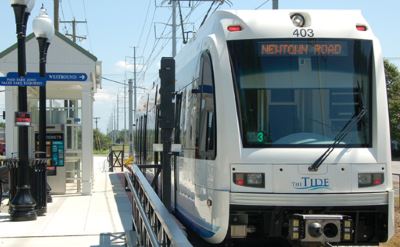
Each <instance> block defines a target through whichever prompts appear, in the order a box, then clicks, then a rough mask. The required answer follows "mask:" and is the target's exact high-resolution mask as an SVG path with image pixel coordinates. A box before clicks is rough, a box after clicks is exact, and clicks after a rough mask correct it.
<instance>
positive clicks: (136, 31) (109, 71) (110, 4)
mask: <svg viewBox="0 0 400 247" xmlns="http://www.w3.org/2000/svg"><path fill="white" fill-rule="evenodd" d="M53 1H54V0H36V5H35V7H34V9H33V11H32V14H31V18H30V20H29V23H28V31H27V32H28V33H30V32H31V31H32V19H33V18H34V17H35V16H37V15H38V13H39V9H40V6H41V5H42V4H43V5H44V6H45V8H47V10H48V14H49V15H50V17H51V18H53V16H54V15H53ZM210 5H211V2H210V1H203V2H200V1H182V2H181V7H182V8H181V12H182V16H183V19H184V20H185V21H184V23H185V25H184V26H185V30H188V31H193V30H194V31H196V30H197V29H198V27H199V25H200V23H201V21H202V20H203V18H204V16H205V14H206V13H207V11H208V9H209V7H210ZM170 6H171V5H170V1H169V0H60V20H62V21H70V20H72V19H73V18H75V19H76V20H77V21H87V23H86V24H85V23H83V24H78V25H77V35H79V36H83V37H86V39H84V40H78V44H79V45H80V46H82V47H83V48H84V49H86V50H88V51H89V52H91V53H92V54H94V55H95V56H96V57H97V58H98V59H99V60H100V61H102V65H103V67H102V71H103V77H105V78H107V79H111V80H114V81H118V82H122V83H123V82H126V81H127V79H129V78H133V59H132V57H133V47H134V46H135V47H136V56H137V57H138V58H137V66H136V69H137V71H138V73H137V79H138V86H140V87H143V88H150V87H151V85H152V84H153V81H155V80H156V79H157V75H158V69H159V61H160V58H161V57H163V56H171V46H172V44H171V40H170V38H171V25H170V24H171V13H172V11H171V7H170ZM217 6H218V4H214V5H213V7H212V10H211V12H213V11H214V9H215V8H216V7H217ZM256 8H260V9H271V8H272V0H269V1H266V0H229V1H228V0H225V3H223V4H222V5H221V6H219V7H218V9H256ZM279 8H281V9H360V10H362V12H363V15H364V17H365V18H366V20H367V21H368V23H369V25H370V26H371V27H372V30H373V32H374V33H375V35H376V36H377V37H378V39H379V40H380V42H381V45H382V49H383V54H384V57H386V58H388V59H389V60H390V61H391V62H393V63H395V64H396V65H398V66H399V65H400V47H399V40H400V31H399V30H400V29H399V27H398V23H399V21H397V17H398V16H399V14H398V11H399V10H400V1H399V0H380V1H376V0H375V1H374V0H330V1H328V0H280V1H279ZM177 16H178V17H177V18H178V23H180V22H179V11H177ZM338 18H340V16H338ZM167 24H169V25H167ZM60 32H61V33H63V34H66V33H69V34H71V33H72V27H71V25H70V24H63V23H60ZM181 32H182V31H181V29H178V30H177V33H178V37H180V39H179V40H178V52H179V49H180V48H181V47H182V46H183V44H182V39H181V37H182V35H181ZM15 42H16V35H15V19H14V13H13V10H12V8H11V6H10V1H8V0H0V51H3V50H5V49H7V48H8V47H9V46H11V45H12V44H14V43H15ZM0 91H1V89H0ZM3 94H4V93H2V92H0V111H2V110H4V108H5V107H6V105H5V103H4V95H3ZM145 94H146V91H145V90H142V89H138V101H139V100H140V97H143V95H145ZM117 97H118V98H119V101H118V102H119V107H118V113H119V114H118V115H119V121H118V125H119V128H118V129H120V130H121V129H123V128H124V126H127V119H128V113H127V111H124V103H123V102H124V100H123V99H124V86H123V85H120V84H117V83H115V82H111V81H108V80H105V79H103V81H102V89H100V90H98V93H97V94H96V95H95V102H94V117H100V119H99V121H98V127H99V129H100V130H101V131H102V132H106V131H107V130H110V129H111V124H112V115H113V114H114V115H117V114H116V112H117V107H116V106H117ZM126 102H128V100H127V99H126ZM127 105H128V103H126V106H127ZM124 112H126V123H125V124H124ZM126 128H128V127H126Z"/></svg>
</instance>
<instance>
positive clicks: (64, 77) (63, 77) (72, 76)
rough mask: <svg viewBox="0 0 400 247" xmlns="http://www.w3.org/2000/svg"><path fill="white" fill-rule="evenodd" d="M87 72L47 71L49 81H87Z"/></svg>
mask: <svg viewBox="0 0 400 247" xmlns="http://www.w3.org/2000/svg"><path fill="white" fill-rule="evenodd" d="M87 77H88V76H87V74H85V73H47V80H48V81H86V80H87Z"/></svg>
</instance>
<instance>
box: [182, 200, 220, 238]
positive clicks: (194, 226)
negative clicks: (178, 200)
mask: <svg viewBox="0 0 400 247" xmlns="http://www.w3.org/2000/svg"><path fill="white" fill-rule="evenodd" d="M175 214H176V216H177V217H178V218H179V219H180V220H181V221H182V223H183V224H184V225H186V226H187V227H189V228H190V229H191V230H193V231H194V232H196V233H197V234H198V235H199V236H200V237H202V238H211V237H212V236H214V235H215V232H216V231H218V229H219V227H213V226H212V225H211V224H209V223H207V222H205V221H204V220H201V219H199V218H197V217H194V216H192V215H191V214H190V213H189V212H187V211H186V210H185V209H183V208H182V207H179V206H178V207H177V210H176V211H175Z"/></svg>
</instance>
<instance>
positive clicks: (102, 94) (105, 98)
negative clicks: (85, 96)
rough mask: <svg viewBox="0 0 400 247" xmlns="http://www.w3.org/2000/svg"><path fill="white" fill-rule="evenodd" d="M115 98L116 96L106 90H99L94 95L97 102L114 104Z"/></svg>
mask: <svg viewBox="0 0 400 247" xmlns="http://www.w3.org/2000/svg"><path fill="white" fill-rule="evenodd" d="M114 97H115V96H114V94H112V93H110V92H106V91H105V90H104V89H98V90H97V93H95V95H94V99H95V101H96V102H112V101H113V99H114Z"/></svg>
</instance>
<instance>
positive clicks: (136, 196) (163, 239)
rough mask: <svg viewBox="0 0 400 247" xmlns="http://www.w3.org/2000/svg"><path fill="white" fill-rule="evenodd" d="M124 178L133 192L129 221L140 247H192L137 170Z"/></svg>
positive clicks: (133, 168) (126, 174)
mask: <svg viewBox="0 0 400 247" xmlns="http://www.w3.org/2000/svg"><path fill="white" fill-rule="evenodd" d="M125 179H126V182H127V185H128V188H129V189H130V191H131V192H132V197H133V200H132V203H133V205H132V221H133V227H134V229H135V230H136V232H137V235H138V242H139V243H138V244H139V246H146V247H147V246H152V247H153V246H154V247H155V246H163V247H164V246H179V247H186V246H188V247H189V246H192V245H191V244H190V242H189V241H188V239H187V237H186V235H185V233H184V231H183V230H182V229H181V228H180V227H179V225H178V224H177V222H176V220H175V218H174V217H173V216H172V215H171V214H170V213H169V211H168V210H167V208H166V207H165V206H164V204H163V203H162V202H161V200H160V198H159V197H158V195H157V194H156V193H155V192H154V190H153V188H152V187H151V185H150V184H149V183H148V181H147V180H146V178H145V177H144V175H143V173H142V172H141V171H140V169H139V167H137V166H136V165H134V166H133V167H132V170H131V173H129V172H125Z"/></svg>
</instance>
